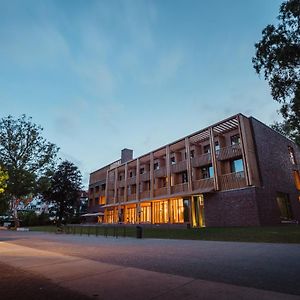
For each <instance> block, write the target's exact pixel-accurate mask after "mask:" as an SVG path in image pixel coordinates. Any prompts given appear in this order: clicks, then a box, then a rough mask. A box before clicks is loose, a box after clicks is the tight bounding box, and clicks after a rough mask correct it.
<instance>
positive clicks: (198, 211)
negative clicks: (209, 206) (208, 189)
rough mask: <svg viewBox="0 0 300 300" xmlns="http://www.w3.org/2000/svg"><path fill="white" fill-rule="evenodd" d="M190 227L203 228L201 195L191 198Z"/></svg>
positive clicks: (202, 201) (202, 200)
mask: <svg viewBox="0 0 300 300" xmlns="http://www.w3.org/2000/svg"><path fill="white" fill-rule="evenodd" d="M192 226H193V227H204V226H205V219H204V199H203V195H196V196H192Z"/></svg>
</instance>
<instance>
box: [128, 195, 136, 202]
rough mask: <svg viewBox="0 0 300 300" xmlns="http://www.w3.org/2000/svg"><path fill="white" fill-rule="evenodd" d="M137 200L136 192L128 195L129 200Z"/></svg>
mask: <svg viewBox="0 0 300 300" xmlns="http://www.w3.org/2000/svg"><path fill="white" fill-rule="evenodd" d="M132 200H136V194H131V195H128V196H127V201H132Z"/></svg>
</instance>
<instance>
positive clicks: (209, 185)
mask: <svg viewBox="0 0 300 300" xmlns="http://www.w3.org/2000/svg"><path fill="white" fill-rule="evenodd" d="M213 189H214V179H213V178H205V179H200V180H193V190H194V191H199V192H201V191H209V190H213Z"/></svg>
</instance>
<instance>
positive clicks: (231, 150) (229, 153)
mask: <svg viewBox="0 0 300 300" xmlns="http://www.w3.org/2000/svg"><path fill="white" fill-rule="evenodd" d="M241 155H242V149H241V146H240V145H232V146H228V147H224V148H220V149H219V150H218V151H217V152H216V156H217V158H218V159H219V160H226V159H231V158H234V157H238V156H241Z"/></svg>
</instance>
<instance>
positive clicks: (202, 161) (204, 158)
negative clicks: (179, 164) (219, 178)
mask: <svg viewBox="0 0 300 300" xmlns="http://www.w3.org/2000/svg"><path fill="white" fill-rule="evenodd" d="M210 163H211V155H210V153H205V154H202V155H200V156H196V157H193V158H192V159H191V164H192V167H193V168H197V167H201V166H205V165H209V164H210Z"/></svg>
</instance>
